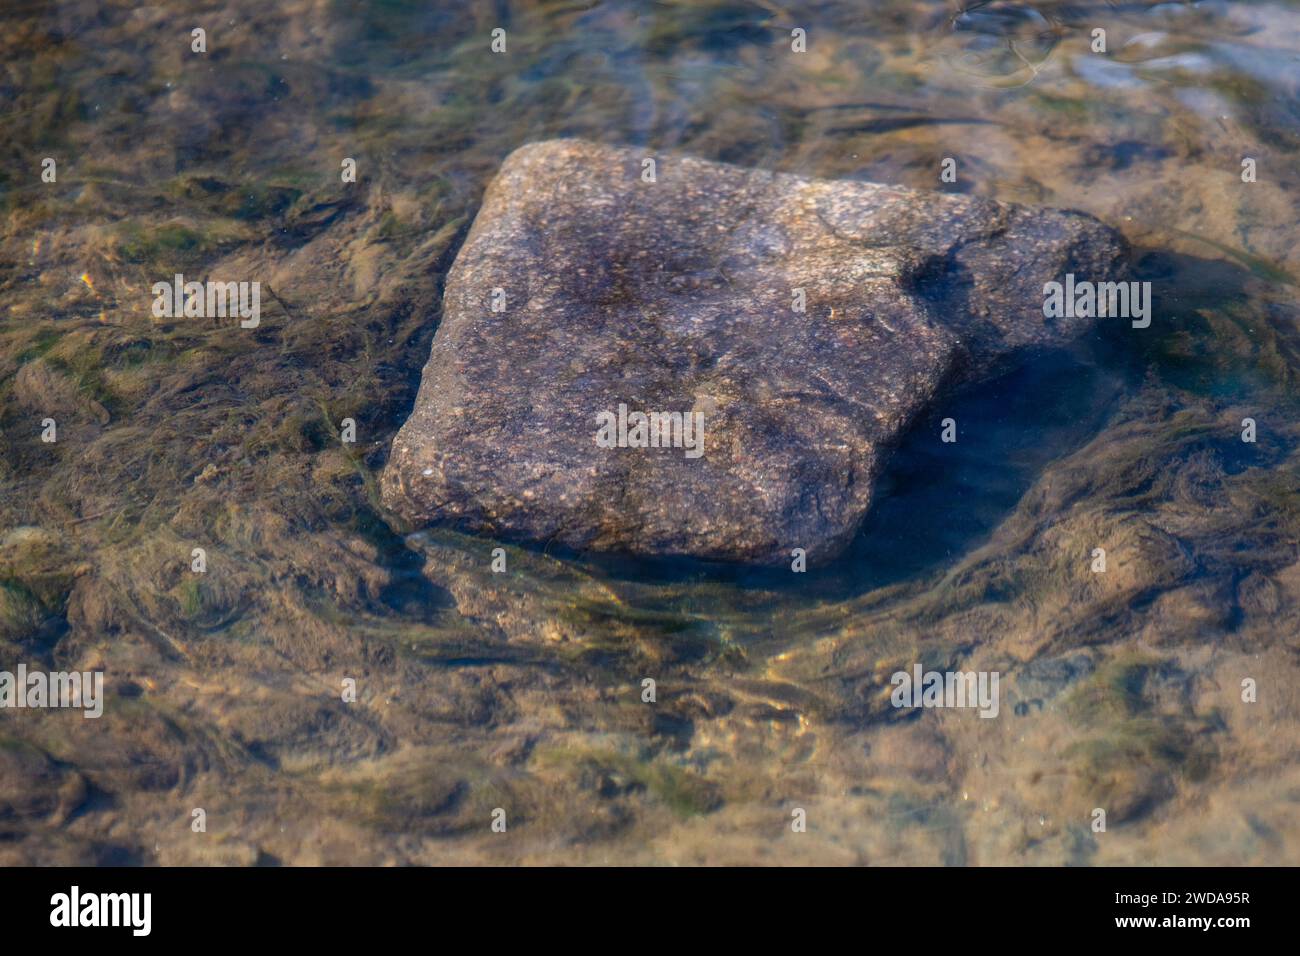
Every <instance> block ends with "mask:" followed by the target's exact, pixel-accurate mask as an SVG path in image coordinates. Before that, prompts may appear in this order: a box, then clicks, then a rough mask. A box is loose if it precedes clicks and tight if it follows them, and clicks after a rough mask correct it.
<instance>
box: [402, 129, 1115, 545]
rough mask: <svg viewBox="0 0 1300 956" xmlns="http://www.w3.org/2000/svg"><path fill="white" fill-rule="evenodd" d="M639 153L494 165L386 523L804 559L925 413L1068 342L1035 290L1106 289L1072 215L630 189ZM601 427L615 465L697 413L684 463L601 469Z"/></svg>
mask: <svg viewBox="0 0 1300 956" xmlns="http://www.w3.org/2000/svg"><path fill="white" fill-rule="evenodd" d="M651 155H654V154H652V153H649V152H648V151H646V150H643V149H624V148H614V147H610V146H604V145H599V144H596V143H589V142H582V141H576V140H554V141H548V142H541V143H533V144H530V145H528V146H524V147H521V148H520V149H518V150H516V151H515V152H514V153H512V154H511V155H510V156H509V157H508V158H507V159H506V161H505V163H504V164H503V165H502V167H501V170H500V173H499V174H498V175H497V177H496V179H495V180H494V181H493V182H492V184H491V185H490V186H489V188H488V190H487V193H486V195H485V196H484V199H483V207H482V209H481V210H480V211H479V213H478V217H477V219H476V220H475V222H474V226H473V228H472V229H471V230H470V233H469V236H468V238H467V239H466V241H465V245H464V247H463V248H462V249H461V250H460V253H459V255H458V256H457V258H456V261H455V264H454V265H453V266H452V269H451V272H450V274H449V276H448V279H447V286H446V293H445V302H444V310H443V318H442V324H441V326H440V327H439V328H438V331H437V334H436V335H435V337H434V340H433V349H432V354H431V355H430V357H429V363H428V365H427V366H425V369H424V378H423V381H422V383H421V385H420V391H419V395H418V397H417V398H416V402H415V408H414V410H413V411H412V413H411V417H410V418H409V419H408V420H407V421H406V423H405V424H404V425H403V426H402V428H401V430H400V431H399V432H398V434H397V436H396V438H395V439H394V441H393V447H392V454H391V456H390V460H389V463H388V465H387V467H386V469H385V471H384V475H383V479H382V492H383V499H384V502H385V503H386V505H387V506H388V507H389V508H391V509H392V510H393V511H395V512H396V513H397V514H399V515H400V516H402V517H403V518H405V519H406V520H408V521H410V522H412V523H414V524H416V525H427V524H431V523H448V524H450V525H453V526H456V527H460V528H462V529H466V530H471V531H477V532H483V533H487V534H490V535H493V536H497V537H500V538H503V539H508V540H528V541H534V542H541V543H550V542H555V543H559V544H563V545H567V546H569V547H573V548H578V549H595V550H614V551H623V552H629V553H634V554H640V555H665V556H666V555H692V556H695V557H699V558H706V559H715V560H726V561H743V562H755V563H776V562H789V561H790V560H791V558H790V553H791V551H792V549H794V548H803V549H804V550H805V551H806V553H807V557H808V560H809V561H810V562H817V561H824V560H828V559H830V558H832V557H834V556H835V555H836V554H837V553H838V552H839V551H841V550H842V549H843V548H844V547H845V546H846V545H847V544H848V543H849V541H850V539H851V538H852V536H853V534H854V532H855V531H856V530H857V528H858V526H859V525H860V523H861V521H862V519H863V516H864V515H865V514H866V512H867V509H868V507H869V506H870V504H871V499H872V487H873V483H874V479H875V478H876V476H877V475H878V473H879V472H880V470H881V467H882V465H883V463H884V461H885V458H886V457H887V454H888V449H889V448H890V447H891V446H892V445H893V444H894V443H895V442H896V440H897V439H898V437H899V435H900V433H901V432H902V431H903V430H904V429H905V428H906V427H907V425H908V423H909V422H910V421H911V420H912V419H914V418H915V417H916V416H917V415H918V413H920V412H921V411H922V410H923V409H925V408H926V406H927V405H929V404H930V403H931V402H932V401H933V400H934V399H935V396H936V394H937V393H938V392H939V391H940V389H942V388H946V387H949V386H951V385H952V384H953V383H955V382H957V381H959V380H963V379H965V380H969V379H971V378H976V377H979V376H983V375H988V374H990V373H992V372H993V371H994V370H995V369H997V368H998V367H999V366H1002V365H1004V364H1005V363H1006V362H1007V361H1008V360H1011V359H1014V358H1015V357H1016V356H1017V355H1022V354H1023V353H1024V352H1025V351H1026V350H1029V349H1033V348H1037V347H1045V346H1051V345H1053V344H1060V343H1063V342H1064V341H1065V340H1066V339H1068V338H1070V337H1072V336H1074V335H1076V334H1078V333H1080V332H1083V331H1085V330H1086V329H1087V328H1088V327H1089V326H1090V325H1091V324H1092V323H1093V321H1094V320H1093V319H1090V318H1055V319H1047V318H1044V315H1043V298H1044V296H1043V286H1044V284H1045V283H1047V282H1049V281H1053V280H1056V281H1064V277H1065V274H1066V273H1070V272H1072V273H1074V274H1075V276H1076V279H1078V280H1083V279H1092V280H1093V281H1098V282H1100V281H1119V280H1121V279H1123V278H1124V276H1123V275H1122V271H1123V263H1124V260H1125V258H1126V253H1127V249H1126V246H1125V243H1124V241H1123V239H1122V238H1121V237H1120V236H1119V235H1118V234H1117V233H1115V232H1114V231H1112V230H1111V229H1109V228H1107V227H1106V226H1103V225H1102V224H1101V223H1099V222H1098V221H1097V220H1095V219H1093V218H1091V217H1089V216H1087V215H1084V214H1082V213H1077V212H1069V211H1062V210H1055V209H1043V208H1030V207H1025V206H1018V205H1009V204H1004V203H998V202H993V201H989V200H985V199H978V198H972V197H968V196H960V195H952V194H947V193H937V192H919V191H916V190H912V189H905V188H900V187H895V186H881V185H876V184H874V183H863V182H847V181H839V182H836V181H826V180H812V179H802V178H800V177H797V176H792V175H786V174H778V173H770V172H762V171H757V170H750V169H741V168H738V167H735V166H728V165H723V164H719V163H714V162H707V161H703V160H698V159H690V158H686V157H678V156H672V155H667V156H665V155H655V156H654V158H655V160H656V168H655V170H654V172H655V177H656V179H657V181H655V182H647V181H645V180H644V179H643V175H642V174H643V164H642V160H643V159H644V158H645V157H647V156H651ZM798 289H802V290H804V299H805V301H806V311H803V312H799V311H796V310H795V308H794V307H793V306H794V302H795V298H796V295H797V293H796V291H795V290H798ZM498 290H499V291H498ZM494 303H495V305H496V308H497V309H498V310H499V311H494ZM620 405H622V406H625V407H626V412H625V417H626V418H627V420H628V422H629V425H628V428H629V430H630V431H631V435H630V438H629V442H632V443H636V442H637V441H638V439H639V438H640V434H639V432H638V430H637V428H636V427H635V425H636V419H635V417H634V416H632V414H631V413H633V412H647V413H648V412H657V413H671V412H679V413H695V414H692V415H691V416H690V417H687V418H685V419H683V421H684V422H690V423H696V422H699V421H700V419H699V417H698V416H699V415H702V422H703V449H702V452H703V453H702V454H700V453H699V449H698V445H695V446H692V442H691V440H690V439H691V438H692V437H693V436H691V435H685V434H683V433H682V432H681V431H678V432H676V433H673V432H668V433H666V438H667V439H671V438H673V437H676V438H677V439H678V442H677V445H678V447H604V445H608V444H609V442H608V441H606V440H605V439H606V438H608V437H609V436H610V435H611V434H613V436H614V439H615V441H617V433H618V427H617V426H615V427H614V428H612V429H609V428H606V425H607V423H608V422H609V421H610V418H611V417H614V416H618V415H619V413H620ZM601 413H608V417H603V416H601ZM659 424H662V423H659ZM598 437H599V438H601V440H602V442H603V445H602V444H601V443H598V441H597V439H598ZM936 440H937V438H936ZM663 444H670V442H669V441H665V442H664V443H663ZM692 447H694V448H695V449H696V450H695V451H692Z"/></svg>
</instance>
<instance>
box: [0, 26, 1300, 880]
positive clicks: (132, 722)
mask: <svg viewBox="0 0 1300 956" xmlns="http://www.w3.org/2000/svg"><path fill="white" fill-rule="evenodd" d="M464 6H466V5H462V4H445V5H438V4H425V3H407V2H400V0H393V2H380V3H371V4H364V5H353V4H347V3H342V2H305V0H303V2H295V0H290V2H286V3H282V4H264V3H263V4H255V3H241V2H236V3H229V4H227V5H226V6H225V8H224V10H223V11H222V12H221V13H219V14H204V15H202V16H200V17H198V18H196V17H195V16H194V15H193V14H191V13H185V12H183V10H184V7H183V6H182V5H179V4H163V5H161V6H158V7H151V8H148V9H137V5H136V4H134V3H127V2H122V3H113V2H107V3H104V2H86V3H46V4H16V5H9V6H8V7H6V8H5V10H4V12H2V13H0V18H3V24H2V26H0V46H3V53H4V58H3V62H4V64H5V68H4V74H3V75H4V79H3V86H4V93H5V97H4V102H5V104H6V106H5V110H4V112H3V114H2V115H0V124H2V130H0V133H2V134H0V142H3V143H5V144H6V149H5V155H6V161H5V163H4V164H3V170H2V171H0V204H2V208H3V214H4V220H3V222H4V226H3V230H2V231H0V237H2V240H3V250H4V253H3V255H2V256H0V304H2V305H3V307H4V313H3V318H0V669H6V668H8V669H11V670H12V669H13V666H14V665H16V664H17V663H18V662H20V661H21V662H25V663H26V664H27V665H28V667H29V668H44V669H49V670H67V669H73V668H75V669H78V670H94V669H102V670H103V671H104V672H105V675H106V693H107V700H106V702H105V709H104V716H103V717H102V718H100V719H99V720H83V719H82V718H81V716H80V714H78V713H75V712H67V711H44V712H42V711H16V710H0V862H2V863H6V864H8V863H23V862H42V863H45V862H74V861H82V862H103V863H183V864H184V863H198V862H216V863H248V864H252V863H276V862H280V863H388V862H400V863H405V862H419V863H444V862H500V863H504V862H528V863H535V862H593V863H594V862H615V863H692V862H709V863H868V864H936V863H942V864H1017V863H1031V864H1061V863H1085V864H1099V865H1105V864H1118V863H1143V864H1145V863H1157V864H1187V863H1204V864H1238V863H1250V864H1257V863H1274V864H1277V863H1290V864H1294V863H1297V862H1300V764H1298V763H1297V757H1296V751H1297V747H1296V741H1297V730H1298V729H1300V728H1298V725H1297V716H1296V715H1297V709H1296V708H1297V703H1300V700H1298V695H1297V690H1296V688H1297V686H1298V684H1300V681H1298V678H1300V657H1298V656H1297V650H1298V649H1300V643H1298V642H1297V637H1296V635H1297V633H1298V630H1297V623H1298V622H1300V611H1298V608H1300V604H1298V602H1300V563H1298V557H1300V556H1298V555H1297V540H1298V539H1297V532H1298V531H1300V497H1298V495H1297V491H1298V490H1300V489H1298V478H1300V471H1298V465H1300V460H1298V458H1297V450H1298V449H1300V429H1298V428H1297V426H1296V424H1295V422H1296V415H1295V412H1296V402H1295V399H1294V394H1295V387H1294V386H1295V381H1296V379H1295V375H1296V370H1297V368H1298V367H1300V352H1298V351H1297V349H1298V346H1300V330H1298V329H1297V297H1296V282H1297V279H1296V277H1297V276H1300V248H1298V244H1297V243H1296V241H1295V240H1296V237H1297V234H1296V225H1295V223H1296V221H1297V215H1296V213H1297V200H1298V198H1300V178H1298V176H1297V164H1296V155H1297V152H1296V150H1297V142H1298V137H1300V106H1298V105H1297V104H1300V96H1298V95H1297V93H1298V92H1300V91H1298V90H1297V86H1300V5H1297V4H1282V3H1260V4H1236V3H1217V2H1213V0H1207V2H1202V3H1163V4H1158V5H1151V4H1100V3H1099V4H1047V3H1044V4H1034V5H1029V4H1011V3H987V4H972V5H971V6H970V8H968V9H965V10H961V9H959V8H958V7H957V6H955V5H952V4H945V3H893V2H889V3H875V4H871V5H869V7H868V5H862V4H836V3H823V4H817V5H815V7H814V9H813V10H812V11H810V12H805V11H796V10H793V9H787V8H785V7H784V6H783V5H781V4H778V3H735V2H728V3H717V4H714V3H707V2H700V3H657V4H653V5H646V4H635V3H604V4H596V5H591V4H586V3H569V2H555V3H537V4H532V3H529V4H486V3H484V4H474V5H468V6H471V9H470V10H465V9H463V7H464ZM864 7H868V8H867V9H863V8H864ZM196 26H202V27H204V28H205V29H206V31H207V52H206V53H195V52H192V50H191V38H190V30H191V29H192V28H194V27H196ZM497 27H501V28H504V29H505V30H506V31H507V52H506V53H505V54H503V55H496V54H493V53H491V51H490V48H489V44H490V42H491V41H490V34H491V31H492V30H493V29H494V28H497ZM1098 27H1100V28H1104V29H1105V30H1106V43H1107V52H1106V53H1104V54H1102V53H1095V52H1093V51H1092V50H1091V49H1090V43H1091V42H1092V31H1093V30H1094V29H1095V28H1098ZM794 28H802V29H804V30H806V31H807V38H808V44H807V52H805V53H799V54H796V53H793V52H792V51H791V46H790V36H791V30H792V29H794ZM553 136H582V137H587V138H592V139H598V140H603V141H607V142H612V143H626V144H635V145H644V146H645V147H646V148H647V150H653V151H666V150H680V151H683V152H686V153H690V154H693V155H698V156H703V157H706V158H711V159H718V160H724V161H728V162H734V163H739V164H743V165H746V166H753V167H759V168H765V169H776V170H782V171H788V172H795V173H799V174H802V175H809V176H823V177H832V178H858V179H865V180H871V181H878V182H886V183H899V184H903V185H908V186H913V187H917V188H924V189H948V190H956V191H961V192H967V193H972V194H977V195H981V196H986V197H991V198H997V199H1003V200H1010V201H1018V202H1034V203H1043V204H1047V205H1054V206H1061V207H1069V208H1076V209H1082V210H1084V211H1087V212H1089V213H1092V214H1093V215H1095V216H1097V217H1098V218H1100V219H1102V220H1103V221H1105V222H1107V223H1108V224H1110V225H1113V226H1115V227H1116V228H1118V229H1120V230H1121V231H1123V232H1124V233H1125V235H1126V236H1127V238H1128V239H1129V241H1130V242H1131V243H1132V244H1133V246H1134V249H1135V253H1134V260H1135V270H1136V273H1137V276H1138V278H1141V279H1145V280H1149V281H1151V282H1152V284H1153V290H1154V294H1155V297H1156V310H1155V314H1154V318H1153V321H1152V324H1151V326H1150V328H1148V329H1143V330H1138V329H1130V328H1125V327H1124V326H1123V324H1122V323H1120V324H1119V325H1116V324H1114V323H1111V324H1109V325H1107V324H1106V323H1103V326H1104V328H1103V329H1102V330H1101V331H1100V332H1099V333H1098V334H1097V335H1096V336H1094V337H1092V338H1091V339H1089V340H1087V341H1084V342H1081V343H1078V345H1077V346H1075V347H1072V348H1071V349H1070V350H1069V351H1068V352H1062V353H1060V354H1056V355H1051V356H1045V357H1042V358H1040V359H1037V360H1035V361H1034V362H1033V363H1031V364H1029V365H1027V366H1025V367H1022V368H1019V369H1015V370H1012V371H1009V372H1008V373H1007V374H1006V375H1005V376H1004V377H1002V378H1000V379H998V380H997V381H994V382H990V383H986V384H984V385H982V386H979V387H977V388H974V389H969V390H966V391H964V392H960V393H958V394H955V395H952V396H949V397H948V398H947V399H946V400H945V402H944V403H942V404H941V406H937V407H935V408H934V409H933V414H932V415H931V416H929V417H927V418H926V419H924V420H922V421H921V422H919V423H918V424H917V426H916V427H915V429H914V430H913V431H912V432H911V433H909V435H908V436H907V437H906V438H905V439H904V440H903V442H902V444H901V446H900V447H899V449H898V450H897V452H896V454H895V456H894V458H893V459H892V462H891V464H890V466H889V468H888V470H887V472H886V474H885V475H884V476H883V477H882V479H881V484H880V494H879V498H878V500H877V504H876V506H875V508H874V510H873V511H872V513H871V514H870V516H869V517H868V519H867V521H866V523H865V525H864V527H863V529H862V532H861V533H860V534H859V536H858V538H857V540H856V541H855V543H854V545H853V547H852V548H851V550H850V552H849V553H848V554H847V555H846V556H845V557H844V558H843V559H842V560H841V561H838V562H836V563H835V564H834V565H832V566H830V567H826V568H820V569H812V570H810V571H808V572H807V573H804V574H792V573H790V572H789V571H788V570H786V569H757V570H756V569H738V568H724V567H713V566H706V565H701V564H697V563H692V562H671V563H664V562H653V563H651V562H640V561H634V560H630V559H620V558H611V557H600V556H593V555H575V554H567V553H560V552H557V551H555V550H554V549H549V550H548V549H545V548H532V549H530V548H521V547H516V546H513V545H507V546H506V551H507V559H508V568H509V570H508V572H507V573H505V574H494V573H493V572H492V570H491V568H490V560H491V558H490V552H491V550H492V549H493V548H494V547H496V546H498V544H499V543H498V542H494V541H490V540H487V539H478V538H473V537H468V536H465V535H462V534H458V533H456V532H453V531H450V530H446V529H431V530H427V531H418V530H416V529H410V528H404V527H402V526H400V524H399V523H398V522H397V521H396V520H395V519H394V518H393V516H391V515H389V514H387V513H385V512H384V510H383V509H382V507H380V505H379V503H378V498H377V495H376V492H375V487H376V486H375V482H376V479H377V476H378V474H379V473H380V471H381V470H382V467H383V465H384V462H385V460H386V456H387V450H388V446H389V443H390V441H391V439H392V436H393V434H394V433H395V431H396V429H397V428H398V427H399V425H400V424H401V423H402V421H403V420H404V418H405V416H406V414H407V413H408V412H409V410H410V408H411V405H412V403H413V401H414V398H415V388H416V386H417V385H418V381H419V372H420V369H421V367H422V366H423V364H424V362H425V360H426V358H427V356H428V351H429V343H430V341H431V339H432V336H433V332H434V330H435V328H436V326H437V321H438V317H439V308H440V301H439V300H440V292H441V283H442V280H443V277H444V276H445V274H446V270H447V268H448V267H449V265H450V263H451V261H452V259H453V258H454V256H455V253H456V251H457V249H458V248H459V246H460V243H461V241H462V240H463V238H464V236H465V233H466V230H467V229H468V226H469V223H470V222H472V220H473V216H474V213H475V211H476V208H477V204H478V202H479V200H480V197H481V195H482V191H483V189H484V186H485V185H486V183H487V182H488V181H489V180H490V178H491V177H492V175H493V174H494V172H495V170H496V168H497V167H498V166H499V164H500V162H501V160H502V159H503V158H504V156H506V155H507V154H508V153H509V152H510V151H511V150H512V149H514V148H515V147H517V146H519V145H521V144H523V143H526V142H530V141H533V140H538V139H543V138H547V137H553ZM44 157H51V158H55V159H56V162H57V167H56V168H57V180H56V182H53V183H47V182H42V180H41V175H40V173H41V168H42V166H41V160H42V159H43V158H44ZM345 157H351V158H354V159H355V160H356V161H357V169H358V182H357V183H355V184H349V185H344V184H343V183H341V182H340V175H339V170H340V163H341V162H342V160H343V159H344V158H345ZM945 157H951V158H953V159H955V160H956V163H957V170H958V174H957V181H956V182H955V183H944V182H942V181H941V180H940V175H939V171H940V163H941V161H942V160H943V159H944V158H945ZM1246 157H1249V158H1253V159H1255V160H1256V164H1257V181H1255V182H1251V183H1245V182H1243V181H1242V175H1241V174H1242V160H1243V158H1246ZM176 272H183V273H185V274H186V276H187V277H194V278H198V277H214V278H222V279H231V278H241V277H244V278H256V279H259V280H260V281H261V282H262V284H263V288H264V290H266V291H265V292H264V301H263V303H262V321H261V325H260V326H259V327H258V328H257V329H255V330H241V329H239V328H238V326H237V325H236V324H235V323H232V322H230V321H226V320H220V319H214V320H208V319H197V318H192V319H165V318H162V319H160V318H155V317H154V316H152V315H151V311H150V306H151V303H152V301H153V297H152V295H151V292H150V288H151V286H152V284H153V283H154V282H157V281H160V280H166V279H168V278H170V277H171V276H172V275H173V274H174V273H176ZM948 415H953V416H955V417H956V418H957V420H958V421H959V423H960V430H959V440H958V442H957V443H956V444H954V445H945V444H941V443H939V442H938V441H937V434H938V430H939V421H940V420H941V419H942V418H944V417H947V416H948ZM46 417H53V418H55V419H56V421H57V422H58V438H57V441H56V442H54V443H52V444H51V443H45V442H42V441H41V440H40V432H41V422H42V420H43V419H45V418H46ZM345 418H352V419H354V420H355V422H356V429H357V442H356V444H355V445H343V444H341V443H340V442H339V440H338V435H339V428H340V425H341V422H342V420H343V419H345ZM1244 418H1252V419H1254V420H1255V422H1256V423H1257V428H1258V440H1257V441H1256V442H1254V443H1246V442H1243V441H1242V440H1241V433H1242V424H1241V423H1242V420H1243V419H1244ZM195 547H202V548H204V549H205V551H206V556H207V562H208V565H207V571H206V572H205V573H204V574H202V575H196V574H194V573H192V572H191V570H190V562H191V554H192V549H193V548H195ZM1098 547H1102V548H1105V550H1106V552H1107V561H1108V566H1107V571H1106V573H1105V574H1095V573H1093V571H1092V570H1091V562H1092V557H1091V555H1092V552H1093V549H1094V548H1098ZM918 662H919V663H921V664H923V665H924V666H925V667H927V668H937V669H941V670H943V669H950V670H957V669H961V670H982V671H997V672H998V673H999V674H1000V675H1001V688H1002V694H1001V709H1000V712H999V715H998V717H997V718H995V719H987V720H986V719H981V718H980V717H979V716H978V715H977V714H976V713H975V712H974V711H972V710H955V709H954V710H924V711H921V712H910V711H900V710H897V709H895V708H894V707H892V706H890V703H889V699H888V697H889V691H890V689H891V688H890V684H889V677H890V675H891V674H892V673H893V672H895V671H897V670H900V669H901V670H910V669H911V667H912V666H913V665H914V664H916V663H918ZM647 677H648V678H653V679H654V680H655V681H656V683H657V695H658V699H657V701H656V702H655V703H654V704H647V703H643V702H642V700H641V689H642V681H643V680H644V679H645V678H647ZM1247 678H1249V679H1252V680H1254V681H1255V682H1257V686H1258V699H1257V700H1256V701H1254V702H1245V701H1243V700H1242V686H1241V685H1242V681H1243V679H1247ZM345 679H351V680H354V681H355V682H356V687H357V700H356V701H355V702H352V703H347V702H344V701H343V700H342V699H341V692H342V687H343V681H344V680H345ZM196 808H202V809H203V810H204V811H205V813H206V820H207V830H206V832H205V833H195V832H194V831H193V830H192V829H191V826H190V823H191V819H192V811H193V810H194V809H196ZM496 808H502V809H504V810H505V811H506V816H507V819H508V829H507V832H506V833H505V834H500V833H494V832H492V830H491V829H490V823H491V819H492V813H493V811H494V810H495V809H496ZM796 808H800V809H803V810H805V811H806V814H807V821H808V825H807V830H806V832H794V831H793V830H792V828H791V821H792V812H793V811H794V810H795V809H796ZM1096 808H1103V809H1105V810H1106V815H1107V828H1106V830H1105V831H1104V832H1096V831H1095V830H1094V829H1093V826H1092V823H1093V819H1094V810H1095V809H1096Z"/></svg>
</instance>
